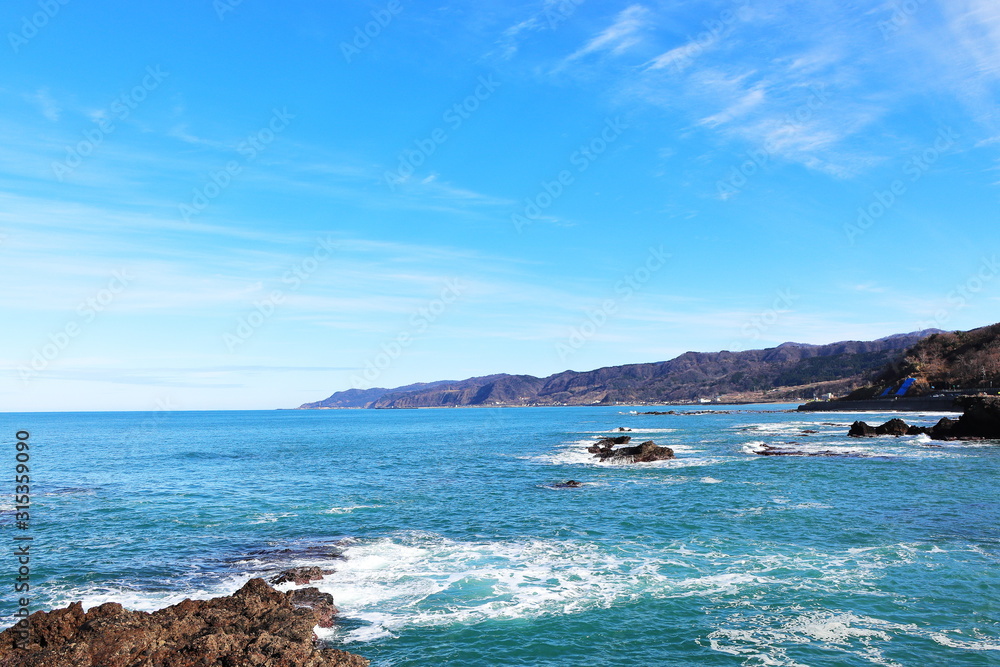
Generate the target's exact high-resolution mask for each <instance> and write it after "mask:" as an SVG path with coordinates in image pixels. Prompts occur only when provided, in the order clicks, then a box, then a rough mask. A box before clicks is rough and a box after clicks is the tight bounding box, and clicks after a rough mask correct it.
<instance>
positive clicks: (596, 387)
mask: <svg viewBox="0 0 1000 667" xmlns="http://www.w3.org/2000/svg"><path fill="white" fill-rule="evenodd" d="M936 333H943V332H942V331H941V330H940V329H926V330H924V331H916V332H912V333H908V334H896V335H894V336H888V337H886V338H880V339H878V340H874V341H843V342H839V343H831V344H829V345H807V344H800V343H784V344H783V345H779V346H778V347H773V348H768V349H764V350H747V351H743V352H727V351H723V352H685V353H684V354H682V355H680V356H679V357H676V358H675V359H671V360H670V361H660V362H656V363H648V364H628V365H625V366H608V367H606V368H598V369H597V370H593V371H585V372H577V371H563V372H562V373H556V374H555V375H550V376H548V377H545V378H537V377H534V376H532V375H508V374H504V373H501V374H498V375H487V376H484V377H474V378H469V379H467V380H458V381H448V380H443V381H438V382H428V383H418V384H411V385H407V386H404V387H395V388H392V389H384V388H373V389H348V390H347V391H338V392H336V393H335V394H333V395H332V396H330V397H329V398H327V399H325V400H322V401H317V402H315V403H305V404H303V405H301V406H300V409H321V408H430V407H454V406H496V405H506V406H515V405H517V406H522V405H593V404H616V403H625V404H641V403H675V402H695V401H699V400H703V399H716V398H720V399H721V400H726V401H733V402H741V401H747V402H750V401H758V400H797V399H803V398H812V397H814V396H816V395H820V394H825V393H826V392H835V393H846V392H848V391H851V390H853V389H856V388H858V387H860V386H862V385H865V384H868V383H870V382H872V381H873V379H875V378H876V377H877V376H878V375H879V373H880V372H884V369H885V368H886V366H887V365H890V364H895V365H897V366H898V365H899V364H900V363H901V362H902V360H903V359H904V357H905V352H906V351H907V350H908V349H909V348H910V347H912V346H913V345H915V344H916V343H917V342H918V341H920V340H922V339H924V338H926V337H927V336H930V335H931V334H936Z"/></svg>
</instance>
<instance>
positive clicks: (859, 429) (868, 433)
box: [847, 421, 876, 438]
mask: <svg viewBox="0 0 1000 667" xmlns="http://www.w3.org/2000/svg"><path fill="white" fill-rule="evenodd" d="M847 435H849V436H850V437H852V438H874V437H875V435H876V434H875V427H874V426H869V425H868V423H867V422H863V421H856V422H854V423H853V424H851V430H850V431H848V432H847Z"/></svg>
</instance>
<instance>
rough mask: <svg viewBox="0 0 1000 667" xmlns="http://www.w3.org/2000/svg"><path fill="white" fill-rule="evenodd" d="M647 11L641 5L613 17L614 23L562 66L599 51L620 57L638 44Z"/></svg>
mask: <svg viewBox="0 0 1000 667" xmlns="http://www.w3.org/2000/svg"><path fill="white" fill-rule="evenodd" d="M648 17H649V10H648V9H647V8H645V7H643V6H642V5H631V6H629V7H627V8H625V9H623V10H622V11H621V12H619V13H618V15H617V16H615V20H614V22H613V23H612V24H611V25H610V26H608V27H607V28H605V29H604V30H602V31H601V32H599V33H598V34H597V35H595V36H594V37H592V38H591V39H590V41H588V42H587V43H586V44H584V45H583V46H582V47H580V48H579V49H577V50H576V51H575V52H573V53H572V54H570V55H569V56H567V57H566V59H565V60H563V62H562V65H563V66H565V65H568V64H569V63H572V62H573V61H575V60H579V59H580V58H583V57H584V56H586V55H589V54H591V53H596V52H599V51H608V52H610V53H611V54H612V55H621V54H623V53H625V52H626V51H628V50H629V49H630V48H632V47H633V46H635V45H636V44H638V43H639V40H640V37H639V35H638V33H639V32H640V31H641V30H642V29H643V28H645V27H646V24H647V19H648Z"/></svg>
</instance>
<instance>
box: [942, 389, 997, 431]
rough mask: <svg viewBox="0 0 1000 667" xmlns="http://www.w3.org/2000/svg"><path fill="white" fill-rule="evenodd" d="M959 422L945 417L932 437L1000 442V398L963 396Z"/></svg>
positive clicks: (957, 401)
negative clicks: (962, 410)
mask: <svg viewBox="0 0 1000 667" xmlns="http://www.w3.org/2000/svg"><path fill="white" fill-rule="evenodd" d="M955 402H956V403H957V404H958V405H960V406H961V407H962V408H963V409H964V410H965V411H964V412H963V413H962V416H961V417H959V418H958V420H954V419H948V418H947V417H944V418H942V419H941V421H939V422H938V423H937V424H936V425H935V426H934V427H933V428H931V431H930V435H931V437H932V438H933V439H935V440H983V439H985V440H1000V396H962V397H961V398H958V399H956V400H955Z"/></svg>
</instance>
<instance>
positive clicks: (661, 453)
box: [587, 435, 674, 463]
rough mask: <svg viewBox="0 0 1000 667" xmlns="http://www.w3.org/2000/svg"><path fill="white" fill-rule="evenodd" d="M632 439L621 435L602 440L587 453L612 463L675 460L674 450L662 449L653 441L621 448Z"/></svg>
mask: <svg viewBox="0 0 1000 667" xmlns="http://www.w3.org/2000/svg"><path fill="white" fill-rule="evenodd" d="M631 439H632V436H628V435H620V436H618V437H614V438H601V439H600V440H598V441H597V442H596V443H594V444H593V445H591V446H590V447H588V448H587V451H588V452H590V453H591V454H593V455H594V458H596V459H598V460H600V461H611V462H612V463H651V462H652V461H666V460H668V459H672V458H674V450H672V449H670V448H669V447H661V446H660V445H657V444H656V443H655V442H653V441H652V440H647V441H646V442H644V443H642V444H640V445H636V446H634V447H619V448H618V449H615V445H624V444H626V443H627V442H629V441H630V440H631Z"/></svg>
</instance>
